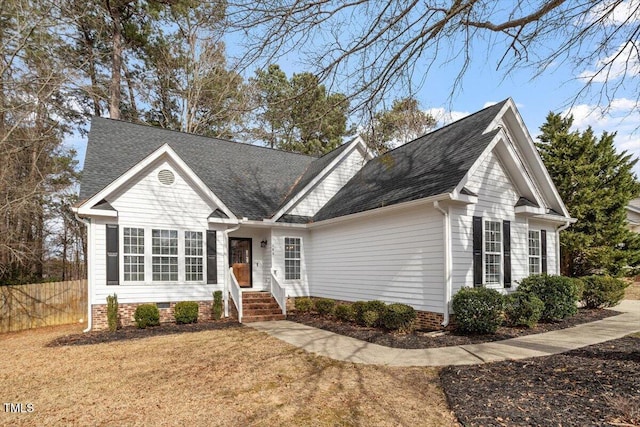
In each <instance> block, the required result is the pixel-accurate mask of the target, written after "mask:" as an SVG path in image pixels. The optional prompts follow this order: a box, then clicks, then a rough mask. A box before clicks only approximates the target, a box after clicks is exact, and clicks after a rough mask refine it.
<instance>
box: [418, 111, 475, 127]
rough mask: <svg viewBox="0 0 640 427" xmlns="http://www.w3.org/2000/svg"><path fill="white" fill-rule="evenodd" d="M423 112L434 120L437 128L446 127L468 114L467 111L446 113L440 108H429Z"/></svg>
mask: <svg viewBox="0 0 640 427" xmlns="http://www.w3.org/2000/svg"><path fill="white" fill-rule="evenodd" d="M425 112H426V113H427V114H431V115H432V116H433V117H434V118H435V119H436V121H437V122H438V127H440V126H445V125H448V124H449V123H452V122H455V121H456V120H460V119H461V118H463V117H467V116H468V115H469V114H470V113H469V112H468V111H447V110H445V109H444V108H442V107H439V108H429V109H428V110H426V111H425Z"/></svg>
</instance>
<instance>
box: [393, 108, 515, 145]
mask: <svg viewBox="0 0 640 427" xmlns="http://www.w3.org/2000/svg"><path fill="white" fill-rule="evenodd" d="M508 100H509V98H506V99H503V100H502V101H500V102H496V103H495V104H493V105H489V106H486V107H484V108H483V109H481V110H478V111H476V112H474V113H471V114H469V115H468V116H464V117H462V118H460V119H458V120H455V121H453V122H451V123H447V124H446V125H444V126H442V127H439V128H438V129H434V130H432V131H431V132H427V133H425V134H424V135H420V136H419V137H417V138H415V139H412V140H411V141H409V142H407V143H405V144H402V145H399V146H397V147H395V148H393V149H391V150H389V151H386V152H385V153H384V154H382V155H383V156H384V155H385V154H388V153H391V152H392V151H395V150H397V149H399V148H403V147H406V146H407V145H409V144H412V143H414V142H416V141H418V140H420V139H422V138H424V137H425V136H427V135H433V134H435V133H437V132H440V131H442V130H444V129H447V128H449V127H451V126H453V125H457V124H459V123H460V122H462V121H464V120H467V119H469V118H471V117H473V116H476V115H478V114H480V113H482V112H483V111H486V110H488V109H489V108H494V107H496V106H497V105H503V104H504V103H506V102H507V101H508Z"/></svg>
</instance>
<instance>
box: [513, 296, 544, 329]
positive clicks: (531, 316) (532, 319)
mask: <svg viewBox="0 0 640 427" xmlns="http://www.w3.org/2000/svg"><path fill="white" fill-rule="evenodd" d="M542 310H544V303H543V302H542V300H541V299H540V298H538V297H537V296H535V295H534V294H527V293H524V292H520V291H516V292H514V293H512V294H510V295H507V297H506V298H505V303H504V314H505V317H506V321H507V323H508V324H509V325H512V326H527V327H529V328H533V327H534V326H536V325H537V324H538V321H539V320H540V317H541V316H542Z"/></svg>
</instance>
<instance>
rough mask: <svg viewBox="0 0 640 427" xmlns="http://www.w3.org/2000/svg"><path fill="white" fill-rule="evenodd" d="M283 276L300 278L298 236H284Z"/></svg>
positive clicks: (292, 278)
mask: <svg viewBox="0 0 640 427" xmlns="http://www.w3.org/2000/svg"><path fill="white" fill-rule="evenodd" d="M284 278H285V280H300V238H299V237H285V238H284Z"/></svg>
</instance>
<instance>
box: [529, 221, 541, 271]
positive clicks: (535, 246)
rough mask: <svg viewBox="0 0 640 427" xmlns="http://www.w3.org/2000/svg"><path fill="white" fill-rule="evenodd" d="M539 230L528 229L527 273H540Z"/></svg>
mask: <svg viewBox="0 0 640 427" xmlns="http://www.w3.org/2000/svg"><path fill="white" fill-rule="evenodd" d="M540 254H541V252H540V231H539V230H529V274H540V270H541V264H540Z"/></svg>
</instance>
